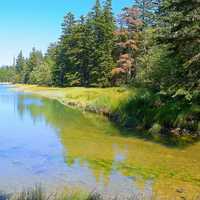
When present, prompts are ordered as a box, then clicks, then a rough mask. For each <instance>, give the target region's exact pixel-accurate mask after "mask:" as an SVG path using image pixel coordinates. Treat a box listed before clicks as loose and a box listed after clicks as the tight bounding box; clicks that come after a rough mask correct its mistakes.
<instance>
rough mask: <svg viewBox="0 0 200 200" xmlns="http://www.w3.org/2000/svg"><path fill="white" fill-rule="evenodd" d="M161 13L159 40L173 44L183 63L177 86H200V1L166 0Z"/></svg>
mask: <svg viewBox="0 0 200 200" xmlns="http://www.w3.org/2000/svg"><path fill="white" fill-rule="evenodd" d="M160 16H161V23H160V25H161V29H160V32H159V33H160V35H159V42H160V43H162V44H167V45H168V46H169V47H170V50H171V55H172V56H173V58H174V57H176V58H178V59H179V61H180V65H181V66H182V68H181V69H180V70H179V74H175V75H176V77H177V81H176V85H178V88H183V87H184V88H185V89H186V90H191V91H192V90H193V89H195V88H198V87H199V86H200V83H199V80H200V53H199V52H200V29H199V27H200V2H199V1H198V0H191V1H188V0H165V1H164V2H163V5H162V7H161V13H160ZM178 76H179V78H178Z"/></svg>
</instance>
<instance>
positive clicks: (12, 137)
mask: <svg viewBox="0 0 200 200" xmlns="http://www.w3.org/2000/svg"><path fill="white" fill-rule="evenodd" d="M0 120H1V124H0V129H1V133H0V137H1V140H0V163H1V165H0V177H1V181H0V188H1V189H2V190H6V191H11V190H12V191H13V190H18V189H21V188H22V187H28V186H32V185H34V184H36V183H42V184H43V185H45V186H46V187H47V189H49V190H51V189H52V188H62V187H64V186H66V185H70V186H71V185H74V186H80V187H83V188H86V189H89V190H93V189H97V190H99V191H101V192H106V193H110V194H112V193H115V194H118V195H119V194H120V195H121V194H122V193H124V194H125V193H126V194H129V195H130V194H132V193H134V194H140V193H141V192H145V194H146V195H148V196H149V195H150V194H151V188H152V182H151V181H149V180H148V179H147V180H145V181H143V179H142V178H140V179H136V178H135V177H133V176H128V175H126V174H125V173H124V172H123V170H121V169H120V168H122V166H123V165H124V162H125V161H126V157H127V149H126V145H125V143H120V142H118V140H116V142H115V141H114V140H113V139H114V137H118V130H117V129H116V128H115V127H113V126H112V125H111V124H110V123H109V122H108V121H107V120H105V119H104V118H101V117H97V116H95V115H91V114H83V113H81V112H79V111H76V110H72V109H70V108H65V107H64V106H63V105H61V104H60V103H58V102H57V101H51V100H48V99H44V98H39V97H34V96H32V95H24V94H20V93H17V92H12V91H10V90H8V89H7V88H6V87H2V86H1V87H0ZM138 180H139V182H140V183H141V181H142V182H143V186H142V187H141V184H138ZM116 183H117V184H116Z"/></svg>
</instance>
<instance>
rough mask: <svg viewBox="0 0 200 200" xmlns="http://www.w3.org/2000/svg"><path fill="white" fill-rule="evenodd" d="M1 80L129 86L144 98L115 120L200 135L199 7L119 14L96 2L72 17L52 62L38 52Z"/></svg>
mask: <svg viewBox="0 0 200 200" xmlns="http://www.w3.org/2000/svg"><path fill="white" fill-rule="evenodd" d="M0 81H12V82H15V83H25V84H38V85H47V86H58V87H68V86H84V87H112V86H125V85H126V86H130V87H134V88H137V94H136V95H135V96H134V97H131V98H130V99H128V100H127V102H124V103H123V104H122V106H121V107H120V108H119V109H118V110H116V112H115V113H113V118H114V120H115V121H118V122H119V123H120V124H122V125H123V126H126V127H134V128H137V129H144V130H148V131H149V132H150V133H153V134H155V133H157V132H160V133H163V134H166V133H167V134H173V135H176V136H180V135H182V136H187V135H192V136H194V137H196V136H198V135H200V2H199V1H198V0H135V1H134V3H133V5H132V7H126V8H123V9H122V12H121V13H120V14H119V15H118V16H114V14H113V12H112V0H106V1H105V2H104V3H103V4H102V3H101V2H100V1H99V0H96V3H95V5H94V7H93V8H92V10H91V11H90V12H89V13H88V14H87V15H86V16H81V17H80V18H79V19H76V17H75V16H74V15H73V13H67V14H66V16H65V17H64V21H63V23H62V34H61V36H60V38H59V40H58V41H57V42H56V43H53V44H50V46H49V48H48V50H47V52H46V54H45V55H43V54H42V52H40V51H38V50H36V49H35V48H33V50H32V52H30V56H29V57H28V58H24V56H23V53H22V52H20V53H19V55H18V57H17V58H16V63H14V64H13V66H10V67H3V68H1V69H0Z"/></svg>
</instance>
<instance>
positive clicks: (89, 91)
mask: <svg viewBox="0 0 200 200" xmlns="http://www.w3.org/2000/svg"><path fill="white" fill-rule="evenodd" d="M16 88H17V89H18V90H21V91H25V92H34V94H39V95H42V96H45V97H49V98H54V99H57V100H59V101H60V102H62V103H63V104H67V105H71V106H73V105H74V106H76V107H79V108H83V109H86V110H90V111H94V112H106V113H111V112H112V111H114V110H115V109H116V108H117V107H118V106H119V104H120V103H121V102H123V101H125V100H126V99H127V97H128V96H130V95H131V94H133V93H134V92H133V90H130V89H127V88H117V87H116V88H83V87H72V88H53V87H52V88H50V87H41V86H36V85H22V84H17V85H16Z"/></svg>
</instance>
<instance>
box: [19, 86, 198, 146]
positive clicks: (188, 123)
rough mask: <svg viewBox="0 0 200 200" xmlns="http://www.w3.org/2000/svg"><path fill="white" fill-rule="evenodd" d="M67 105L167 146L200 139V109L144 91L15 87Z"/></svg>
mask: <svg viewBox="0 0 200 200" xmlns="http://www.w3.org/2000/svg"><path fill="white" fill-rule="evenodd" d="M15 88H16V89H17V90H19V91H23V92H30V93H33V94H36V95H41V96H44V97H48V98H51V99H56V100H58V101H59V102H61V103H62V104H64V105H67V106H72V107H76V108H79V109H82V110H85V111H90V112H94V113H98V114H103V115H105V116H108V117H109V118H110V119H111V120H112V121H114V122H115V123H116V124H117V125H118V126H120V127H123V128H124V127H125V128H128V129H131V130H134V132H137V131H138V132H139V133H140V134H139V136H142V137H145V138H146V137H149V138H151V139H153V140H156V141H158V142H162V143H163V142H164V143H167V144H177V143H179V144H181V145H182V144H188V143H191V142H194V141H197V139H198V138H199V136H200V122H199V116H200V115H199V114H200V105H199V103H198V101H196V103H195V102H194V103H192V104H191V103H190V102H187V101H185V100H184V99H183V100H182V99H180V98H179V99H176V98H171V97H167V96H165V95H162V94H156V93H153V92H151V91H149V90H146V89H144V88H137V89H136V88H132V89H130V88H122V87H121V88H120V87H115V88H82V87H71V88H53V87H51V88H50V87H40V86H36V85H21V84H18V85H15Z"/></svg>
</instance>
